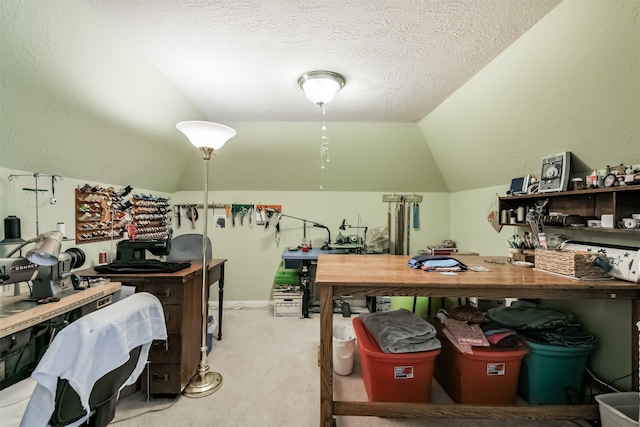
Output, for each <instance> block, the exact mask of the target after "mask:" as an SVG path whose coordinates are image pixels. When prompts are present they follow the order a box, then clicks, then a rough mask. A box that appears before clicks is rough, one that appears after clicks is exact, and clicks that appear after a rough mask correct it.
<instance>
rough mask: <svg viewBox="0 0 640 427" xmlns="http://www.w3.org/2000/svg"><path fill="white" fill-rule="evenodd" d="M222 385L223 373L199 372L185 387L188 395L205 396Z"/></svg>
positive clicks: (185, 392) (185, 393)
mask: <svg viewBox="0 0 640 427" xmlns="http://www.w3.org/2000/svg"><path fill="white" fill-rule="evenodd" d="M220 387H222V375H220V374H219V373H217V372H205V373H204V374H201V373H200V372H198V373H197V374H196V375H195V376H194V377H193V378H191V381H189V384H187V386H186V387H185V389H184V395H185V396H186V397H205V396H209V395H210V394H213V393H215V392H216V391H218V390H220Z"/></svg>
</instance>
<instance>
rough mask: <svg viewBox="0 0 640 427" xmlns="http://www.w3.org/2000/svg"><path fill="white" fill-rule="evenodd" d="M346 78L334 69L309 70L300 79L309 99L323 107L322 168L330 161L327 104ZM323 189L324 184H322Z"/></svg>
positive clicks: (301, 87)
mask: <svg viewBox="0 0 640 427" xmlns="http://www.w3.org/2000/svg"><path fill="white" fill-rule="evenodd" d="M344 84H345V80H344V77H342V76H341V75H340V74H338V73H334V72H333V71H309V72H307V73H304V74H303V75H301V76H300V78H299V79H298V85H300V89H302V90H303V91H304V94H305V95H306V96H307V98H308V99H309V101H311V102H313V103H314V104H316V105H318V106H319V107H320V108H321V109H322V137H321V138H320V169H324V168H325V166H326V165H327V164H328V163H329V161H330V160H329V138H328V137H327V124H326V110H325V107H324V106H325V104H326V103H328V102H330V101H331V100H332V99H333V98H334V97H335V96H336V94H337V93H338V92H339V91H340V89H342V88H343V87H344ZM320 189H321V190H322V185H321V186H320Z"/></svg>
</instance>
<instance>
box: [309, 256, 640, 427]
mask: <svg viewBox="0 0 640 427" xmlns="http://www.w3.org/2000/svg"><path fill="white" fill-rule="evenodd" d="M410 258H411V257H409V256H400V255H388V256H384V255H320V257H319V258H318V269H317V272H316V283H317V284H318V285H319V286H320V426H321V427H330V426H335V425H336V420H335V418H334V416H335V415H356V416H377V417H412V418H416V417H439V418H488V419H501V420H504V419H528V420H542V419H584V420H594V419H598V418H599V412H598V407H597V406H596V405H571V406H562V405H559V406H548V405H544V406H523V405H518V406H515V405H512V406H488V405H487V406H483V405H466V404H448V405H446V404H444V405H442V404H428V403H394V402H345V401H334V400H333V359H332V354H333V353H332V344H333V343H332V330H333V314H332V313H333V296H334V295H354V296H361V295H379V296H383V295H404V296H430V297H443V296H448V297H472V296H473V297H481V298H489V299H491V298H494V299H495V298H531V299H629V300H631V304H632V316H631V317H632V319H631V323H630V328H629V329H628V330H626V331H624V333H628V334H630V336H631V343H632V345H631V355H630V358H631V361H632V364H631V366H632V368H633V367H634V366H638V333H637V330H636V328H635V324H636V323H637V322H638V320H640V284H635V283H631V282H625V281H621V280H589V281H586V280H585V281H582V280H573V279H569V278H565V277H562V276H558V275H554V274H549V273H544V272H540V271H536V270H534V269H531V268H525V267H517V266H513V265H510V264H508V263H506V264H504V265H500V264H487V263H484V259H487V258H486V257H477V256H456V258H457V259H459V260H460V261H461V262H464V263H465V264H467V265H468V266H470V267H471V266H483V267H487V268H489V269H490V270H491V271H488V272H473V271H466V272H461V273H458V274H457V275H455V276H448V275H444V274H440V273H426V272H424V271H422V270H414V269H412V268H411V267H409V266H407V261H408V260H409V259H410ZM495 258H496V257H492V259H495ZM504 259H505V260H506V258H504ZM632 383H635V386H634V387H637V385H638V378H637V377H635V379H634V381H632Z"/></svg>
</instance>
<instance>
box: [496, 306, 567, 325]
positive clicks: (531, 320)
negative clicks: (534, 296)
mask: <svg viewBox="0 0 640 427" xmlns="http://www.w3.org/2000/svg"><path fill="white" fill-rule="evenodd" d="M487 316H489V318H490V319H491V320H494V321H496V322H500V323H502V324H503V325H506V326H511V327H512V328H516V329H546V328H555V327H559V326H568V325H571V324H573V323H575V320H574V316H573V314H572V313H562V312H560V311H556V310H552V309H548V308H539V307H538V306H537V305H535V304H532V303H530V302H527V301H514V302H513V303H512V304H511V305H510V306H509V307H494V308H490V309H489V310H487Z"/></svg>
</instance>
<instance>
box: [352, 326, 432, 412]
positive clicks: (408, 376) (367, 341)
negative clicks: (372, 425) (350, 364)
mask: <svg viewBox="0 0 640 427" xmlns="http://www.w3.org/2000/svg"><path fill="white" fill-rule="evenodd" d="M352 323H353V329H354V330H355V332H356V338H357V340H358V350H359V351H360V365H361V367H362V379H363V381H364V387H365V389H366V391H367V396H368V397H369V401H370V402H427V403H428V402H431V383H432V380H433V366H434V361H435V359H436V356H437V355H438V354H440V349H438V350H431V351H423V352H417V353H384V352H383V351H382V349H380V346H379V345H378V343H377V342H376V340H375V338H374V337H373V335H371V334H370V333H369V331H368V330H367V328H366V327H365V326H364V324H363V323H362V321H360V319H359V318H357V317H356V318H354V319H353V322H352Z"/></svg>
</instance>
